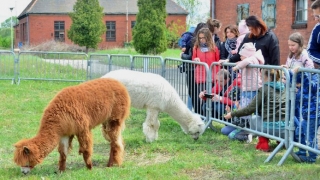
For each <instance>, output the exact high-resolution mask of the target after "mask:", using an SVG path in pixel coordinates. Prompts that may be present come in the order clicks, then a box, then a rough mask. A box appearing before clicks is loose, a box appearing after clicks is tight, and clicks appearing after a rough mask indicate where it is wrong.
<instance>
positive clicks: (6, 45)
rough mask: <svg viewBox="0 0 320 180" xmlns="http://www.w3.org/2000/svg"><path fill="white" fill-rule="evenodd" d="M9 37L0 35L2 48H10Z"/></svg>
mask: <svg viewBox="0 0 320 180" xmlns="http://www.w3.org/2000/svg"><path fill="white" fill-rule="evenodd" d="M10 45H11V39H10V37H4V38H3V37H0V47H2V48H10Z"/></svg>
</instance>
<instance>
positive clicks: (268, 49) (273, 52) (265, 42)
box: [229, 31, 280, 65]
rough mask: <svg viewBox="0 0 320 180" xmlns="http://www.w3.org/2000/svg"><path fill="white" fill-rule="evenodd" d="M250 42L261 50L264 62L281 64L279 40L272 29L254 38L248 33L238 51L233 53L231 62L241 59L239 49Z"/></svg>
mask: <svg viewBox="0 0 320 180" xmlns="http://www.w3.org/2000/svg"><path fill="white" fill-rule="evenodd" d="M248 42H252V43H253V44H254V46H255V47H256V49H257V50H261V52H262V55H263V57H264V64H269V65H280V49H279V40H278V38H277V36H276V35H275V34H274V33H273V32H272V31H268V32H266V34H265V35H263V36H260V37H252V38H249V34H247V35H246V36H245V37H244V39H243V41H242V43H241V44H240V46H239V48H238V53H237V54H235V55H233V56H232V57H231V58H230V59H229V62H238V61H240V55H239V51H240V49H241V47H242V46H243V44H244V43H248Z"/></svg>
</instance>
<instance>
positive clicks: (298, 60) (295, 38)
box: [282, 32, 314, 69]
mask: <svg viewBox="0 0 320 180" xmlns="http://www.w3.org/2000/svg"><path fill="white" fill-rule="evenodd" d="M303 41H304V40H303V37H302V35H301V34H300V33H298V32H295V33H293V34H291V35H290V36H289V40H288V45H289V50H290V52H289V55H288V58H287V62H286V64H285V65H282V66H283V67H286V68H289V69H293V68H295V67H305V68H314V65H313V61H312V60H311V59H310V58H309V56H308V52H307V50H306V49H304V47H303Z"/></svg>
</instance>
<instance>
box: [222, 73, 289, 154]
mask: <svg viewBox="0 0 320 180" xmlns="http://www.w3.org/2000/svg"><path fill="white" fill-rule="evenodd" d="M280 73H281V72H280V70H275V69H270V70H267V69H263V70H262V71H261V76H262V77H261V78H262V80H263V82H264V84H263V86H262V87H261V88H259V89H258V93H257V95H256V96H255V97H254V98H253V100H252V101H251V103H250V104H249V105H248V106H247V107H244V108H241V109H239V110H236V111H232V112H229V113H228V114H227V115H225V116H224V118H225V119H231V118H232V117H241V116H247V115H251V114H253V113H256V111H257V113H258V114H257V115H254V116H252V119H250V128H251V129H253V130H257V131H259V132H264V133H269V134H272V135H274V134H275V135H277V136H281V137H282V136H284V127H285V110H284V109H285V105H286V104H285V98H286V96H285V86H284V84H283V83H282V82H281V80H280ZM262 115H263V116H262ZM274 115H275V118H276V119H273V116H274ZM261 127H263V128H262V129H261ZM273 128H275V129H273ZM283 138H284V137H283ZM256 149H258V150H262V151H269V150H270V149H269V138H266V137H263V136H259V141H258V144H257V145H256Z"/></svg>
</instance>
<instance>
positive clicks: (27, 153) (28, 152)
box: [23, 146, 30, 155]
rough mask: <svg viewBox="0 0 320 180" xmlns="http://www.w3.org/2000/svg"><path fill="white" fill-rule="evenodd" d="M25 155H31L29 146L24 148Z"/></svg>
mask: <svg viewBox="0 0 320 180" xmlns="http://www.w3.org/2000/svg"><path fill="white" fill-rule="evenodd" d="M23 153H24V154H26V155H29V154H30V150H29V149H28V147H27V146H23Z"/></svg>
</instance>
